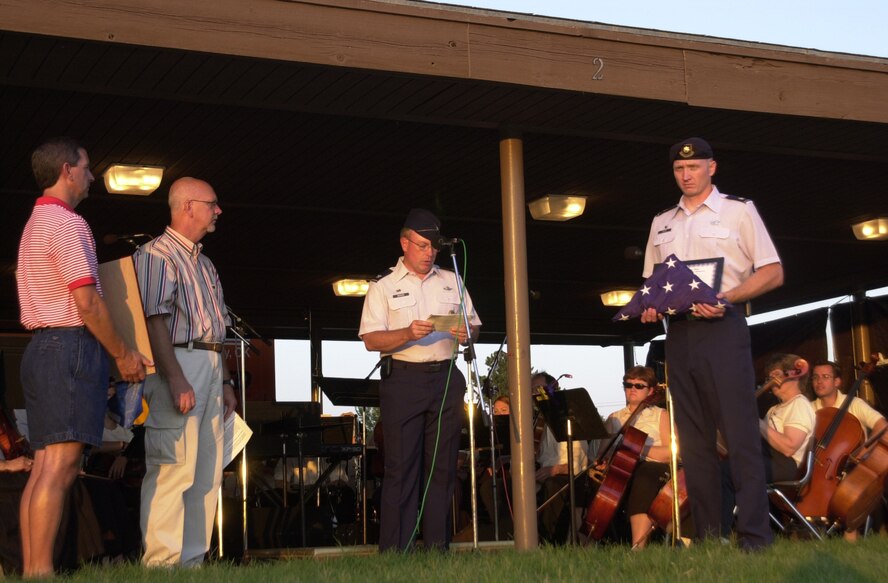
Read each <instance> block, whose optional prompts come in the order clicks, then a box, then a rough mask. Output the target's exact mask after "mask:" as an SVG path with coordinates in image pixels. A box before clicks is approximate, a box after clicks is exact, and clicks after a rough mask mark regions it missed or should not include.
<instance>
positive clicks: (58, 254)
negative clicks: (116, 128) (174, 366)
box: [16, 138, 153, 577]
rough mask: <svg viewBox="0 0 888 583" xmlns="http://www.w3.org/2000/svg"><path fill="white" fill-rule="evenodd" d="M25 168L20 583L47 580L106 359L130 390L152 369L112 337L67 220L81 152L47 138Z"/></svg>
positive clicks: (85, 235) (84, 159) (79, 232)
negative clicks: (28, 458) (25, 429)
mask: <svg viewBox="0 0 888 583" xmlns="http://www.w3.org/2000/svg"><path fill="white" fill-rule="evenodd" d="M31 168H32V170H33V171H34V178H35V179H36V181H37V186H38V187H39V188H41V189H42V190H43V195H42V196H40V197H39V198H38V199H37V201H36V203H35V205H34V210H33V211H32V213H31V217H30V218H29V219H28V223H27V225H25V230H24V233H23V234H22V239H21V242H20V244H19V256H18V268H17V271H16V279H17V284H18V295H19V304H20V306H21V321H22V325H23V326H24V327H25V328H26V329H27V330H30V331H32V332H33V337H32V338H31V341H30V342H29V343H28V347H27V348H26V349H25V353H24V355H23V357H22V367H21V378H22V388H23V390H24V395H25V408H26V409H27V412H28V426H29V438H30V441H31V446H32V447H33V449H34V452H35V453H34V464H33V469H32V471H31V475H30V477H29V478H28V484H27V486H25V490H24V492H23V493H22V501H21V516H20V526H21V528H20V530H21V535H22V559H23V568H24V569H23V574H24V576H25V577H46V576H51V575H52V573H53V563H52V557H53V546H54V544H55V539H56V535H57V534H58V530H59V523H60V521H61V516H62V509H63V507H64V503H65V498H66V496H67V493H68V489H69V488H70V486H71V485H72V484H73V483H74V479H75V478H76V477H77V473H78V471H79V469H80V459H81V456H82V453H83V446H84V444H89V445H101V443H102V429H103V420H104V417H105V402H106V400H107V397H108V395H107V388H108V369H109V366H108V356H107V354H110V355H111V357H112V358H114V360H115V363H116V364H117V368H118V370H119V371H120V373H121V375H122V376H123V378H124V379H125V380H127V381H130V382H137V381H141V380H142V379H144V378H145V366H146V365H148V366H150V365H151V364H153V363H151V361H150V360H148V359H147V358H145V357H144V356H143V355H141V354H139V353H138V352H136V351H135V350H133V349H132V348H130V347H129V346H127V345H126V344H125V343H124V341H123V339H122V338H121V337H120V335H119V334H118V332H117V330H116V329H115V327H114V323H113V322H112V321H111V318H110V316H109V314H108V309H107V306H106V305H105V302H104V300H103V299H102V288H101V283H100V282H99V274H98V264H97V261H96V243H95V240H94V239H93V235H92V231H91V230H90V228H89V225H87V224H86V221H85V220H84V219H83V217H81V216H80V215H78V214H77V213H76V212H74V209H75V208H76V207H77V205H79V204H80V203H81V202H83V201H84V200H85V199H86V197H87V196H88V194H89V186H90V184H92V182H93V180H94V178H93V175H92V172H90V169H89V156H88V155H87V153H86V150H85V149H84V148H83V147H82V146H81V145H80V144H79V143H77V142H76V141H75V140H72V139H71V138H54V139H51V140H48V141H47V142H45V143H44V144H42V145H41V146H40V147H38V148H37V149H36V150H34V153H33V154H32V156H31ZM106 351H107V354H106Z"/></svg>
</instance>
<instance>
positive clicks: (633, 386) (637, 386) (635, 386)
mask: <svg viewBox="0 0 888 583" xmlns="http://www.w3.org/2000/svg"><path fill="white" fill-rule="evenodd" d="M623 388H624V389H638V390H639V391H640V390H642V389H649V388H650V387H649V386H648V385H646V384H644V383H626V382H624V383H623Z"/></svg>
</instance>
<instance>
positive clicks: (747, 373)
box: [641, 138, 783, 551]
mask: <svg viewBox="0 0 888 583" xmlns="http://www.w3.org/2000/svg"><path fill="white" fill-rule="evenodd" d="M669 159H670V161H671V162H672V171H673V174H674V176H675V181H676V183H677V184H678V187H679V189H680V190H681V192H682V197H681V199H680V201H679V203H678V204H677V205H676V206H674V207H671V208H669V209H667V210H665V211H663V212H661V213H660V214H658V215H657V216H656V217H654V220H653V222H652V224H651V231H650V235H649V238H648V243H647V249H646V251H645V265H644V276H645V277H648V276H650V275H651V273H653V269H654V265H655V264H656V263H660V262H662V261H663V260H664V259H665V258H666V257H667V256H668V255H669V254H671V253H675V255H676V256H677V257H678V258H679V259H680V260H682V261H691V260H706V259H711V260H714V261H717V260H722V261H723V262H724V263H723V265H724V269H723V273H722V279H721V286H720V293H719V294H718V295H719V297H720V298H722V299H724V300H726V301H727V303H728V304H730V306H731V307H725V306H713V305H706V304H697V305H696V306H694V310H693V312H692V313H691V315H689V316H686V317H681V316H680V317H678V318H675V317H670V318H669V321H668V331H667V335H666V362H667V365H668V376H669V378H668V381H669V388H670V390H671V391H672V395H673V400H674V403H675V418H676V424H677V427H678V435H679V439H680V442H681V455H682V460H683V461H684V465H685V475H686V479H687V485H688V498H689V500H690V504H691V512H692V514H693V518H694V523H695V526H696V532H697V534H698V536H702V537H706V536H712V537H715V536H720V534H721V533H722V532H723V528H725V529H727V528H730V525H722V524H721V511H722V495H721V486H720V484H721V476H720V472H719V458H718V454H717V451H716V430H717V429H718V430H720V431H721V434H722V435H723V436H724V438H725V441H726V444H727V448H728V451H729V464H730V473H731V478H732V481H733V484H734V488H735V490H736V493H737V507H738V514H737V535H738V542H739V545H740V547H741V548H742V549H744V550H750V551H752V550H757V549H760V548H763V547H766V546H768V545H769V544H771V542H772V540H773V535H772V533H771V529H770V527H769V524H768V500H767V495H766V492H765V475H764V469H763V467H762V462H761V459H762V453H761V439H760V438H759V434H758V411H757V409H756V404H755V399H754V389H755V372H754V370H753V364H752V354H751V350H750V340H749V330H748V328H747V325H746V320H745V317H744V316H745V314H744V308H745V302H747V301H749V300H751V299H753V298H755V297H758V296H759V295H761V294H764V293H765V292H768V291H770V290H772V289H774V288H776V287H778V286H780V285H782V283H783V267H782V266H781V264H780V258H779V256H778V255H777V250H776V249H775V247H774V244H773V242H772V241H771V238H770V236H769V235H768V231H767V229H766V228H765V225H764V223H763V222H762V219H761V217H760V216H759V214H758V211H756V208H755V205H754V204H753V203H752V201H750V200H746V199H743V198H740V197H736V196H731V195H727V194H722V193H721V192H719V191H718V188H716V187H715V185H713V184H712V176H713V175H714V174H715V170H716V162H715V160H714V159H713V152H712V148H711V147H710V145H709V144H708V143H706V141H704V140H702V139H700V138H688V139H687V140H684V141H682V142H679V143H677V144H675V145H673V146H672V148H671V149H670V151H669ZM716 291H719V290H716ZM662 319H663V314H657V313H656V311H655V310H654V309H653V308H650V309H648V310H647V311H646V312H644V313H643V314H642V316H641V320H642V321H643V322H649V323H651V322H657V321H659V320H662Z"/></svg>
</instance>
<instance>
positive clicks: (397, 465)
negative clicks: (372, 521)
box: [359, 209, 481, 551]
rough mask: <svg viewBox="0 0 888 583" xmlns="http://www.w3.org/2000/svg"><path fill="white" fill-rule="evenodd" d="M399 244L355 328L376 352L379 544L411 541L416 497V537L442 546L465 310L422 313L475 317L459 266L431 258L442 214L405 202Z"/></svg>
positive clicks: (396, 546) (475, 324)
mask: <svg viewBox="0 0 888 583" xmlns="http://www.w3.org/2000/svg"><path fill="white" fill-rule="evenodd" d="M400 244H401V250H402V252H403V256H402V257H401V258H400V259H398V263H397V264H396V265H395V266H394V267H392V268H391V269H389V270H388V271H387V272H386V273H384V274H382V275H381V276H379V277H378V278H377V279H376V281H374V282H371V284H370V288H369V289H368V291H367V296H366V298H364V309H363V312H362V314H361V327H360V330H359V336H360V337H361V339H362V340H363V341H364V345H365V346H366V347H367V350H371V351H379V353H380V356H381V357H382V365H381V370H382V375H381V376H382V381H381V382H380V385H379V400H380V408H381V411H380V413H381V418H382V430H383V435H384V437H385V479H384V482H383V486H382V503H381V511H380V514H381V516H380V519H381V525H380V533H379V550H380V551H385V550H407V549H408V547H409V546H410V545H411V544H412V542H413V541H414V540H415V539H414V536H413V533H414V528H415V526H416V522H417V516H418V512H419V509H420V505H422V506H423V514H422V537H421V538H422V540H423V544H424V545H425V546H426V548H439V549H446V548H447V547H448V545H449V542H450V508H451V504H450V501H451V498H452V496H453V490H454V485H455V483H456V461H457V454H458V450H459V431H460V425H461V418H462V415H463V395H464V393H465V388H466V381H465V378H464V377H463V375H462V373H460V371H459V369H458V367H457V363H455V362H454V357H455V355H456V354H457V351H458V344H466V343H467V342H468V338H469V337H468V333H467V331H466V329H465V326H464V325H463V321H464V320H463V319H462V317H460V318H459V325H458V326H455V327H453V328H450V329H449V330H447V331H435V329H434V325H433V324H432V322H430V321H429V320H428V318H429V316H431V315H443V314H460V313H461V310H464V311H465V313H467V314H468V319H469V322H470V326H471V330H470V331H469V332H470V333H471V335H472V336H473V337H477V334H478V331H479V329H480V326H481V320H480V319H479V318H478V315H477V314H476V313H475V310H474V308H473V306H472V299H471V297H470V296H469V293H468V291H466V292H465V293H464V295H463V297H460V292H459V290H460V286H459V285H457V281H456V275H455V274H454V273H453V272H451V271H447V270H444V269H441V268H440V267H438V266H437V265H435V257H436V256H437V253H438V251H439V250H440V248H441V222H440V221H439V220H438V218H437V217H436V216H435V215H434V214H432V213H431V212H429V211H427V210H425V209H413V210H411V211H410V213H409V214H408V215H407V219H406V221H405V222H404V226H403V228H402V229H401V236H400ZM430 475H431V478H430V477H429V476H430ZM427 483H428V492H427V493H425V495H424V492H425V488H426V484H427Z"/></svg>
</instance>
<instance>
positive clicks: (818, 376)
mask: <svg viewBox="0 0 888 583" xmlns="http://www.w3.org/2000/svg"><path fill="white" fill-rule="evenodd" d="M834 378H836V377H835V375H831V374H812V375H811V380H812V381H828V380H830V379H834Z"/></svg>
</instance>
